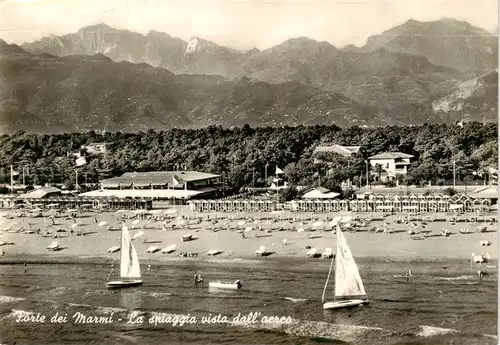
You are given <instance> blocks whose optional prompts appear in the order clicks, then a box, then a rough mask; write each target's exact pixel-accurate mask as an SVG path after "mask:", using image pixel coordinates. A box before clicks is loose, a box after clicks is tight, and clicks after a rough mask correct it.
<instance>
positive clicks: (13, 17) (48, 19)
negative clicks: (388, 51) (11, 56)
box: [0, 0, 498, 49]
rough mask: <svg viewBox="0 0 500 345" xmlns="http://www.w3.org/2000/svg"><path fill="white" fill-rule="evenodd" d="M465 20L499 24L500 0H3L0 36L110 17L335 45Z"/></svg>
mask: <svg viewBox="0 0 500 345" xmlns="http://www.w3.org/2000/svg"><path fill="white" fill-rule="evenodd" d="M442 17H448V18H456V19H460V20H466V21H468V22H470V23H471V24H473V25H476V26H479V27H482V28H484V29H487V30H488V31H492V30H494V29H495V28H497V27H498V24H497V23H498V4H497V1H496V0H469V1H465V0H448V1H440V0H393V1H388V0H383V1H381V0H379V1H374V0H342V1H340V0H338V1H334V0H323V1H320V0H293V1H292V0H269V1H261V0H240V1H230V0H198V1H194V0H0V38H2V39H4V40H5V41H7V42H9V43H17V44H19V43H22V42H24V41H33V40H37V39H39V38H41V37H43V36H47V35H50V34H55V35H63V34H66V33H71V32H76V31H78V29H79V28H81V27H83V26H87V25H92V24H97V23H101V22H103V23H106V24H108V25H110V26H112V27H115V28H118V29H128V30H131V31H136V32H140V33H143V34H145V33H147V32H148V31H150V30H156V31H163V32H167V33H168V34H170V35H172V36H176V37H180V38H182V39H184V40H187V39H189V38H190V37H192V36H198V37H202V38H205V39H208V40H211V41H214V42H216V43H218V44H221V45H226V46H231V47H234V48H237V49H249V48H253V47H257V48H259V49H263V48H268V47H270V46H272V45H275V44H278V43H281V42H283V41H285V40H287V39H289V38H292V37H298V36H307V37H310V38H313V39H316V40H318V41H328V42H330V43H332V44H333V45H335V46H337V47H341V46H344V45H346V44H351V43H352V44H356V45H363V44H364V43H365V42H366V39H367V38H368V37H369V36H370V35H373V34H378V33H380V32H382V31H384V30H387V29H389V28H391V27H393V26H395V25H399V24H402V23H404V22H405V21H407V20H408V19H410V18H412V19H416V20H420V21H431V20H437V19H440V18H442Z"/></svg>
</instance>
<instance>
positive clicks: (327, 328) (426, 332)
mask: <svg viewBox="0 0 500 345" xmlns="http://www.w3.org/2000/svg"><path fill="white" fill-rule="evenodd" d="M158 294H160V295H168V294H166V293H158ZM284 299H285V300H289V301H291V302H294V303H295V302H302V301H306V299H299V298H292V297H285V298H284ZM0 301H4V302H5V303H9V302H18V301H26V299H25V298H18V297H11V296H0ZM37 302H44V303H50V304H52V305H53V303H54V301H49V300H44V301H37ZM58 303H60V302H58ZM62 305H66V306H68V307H85V308H89V309H91V310H94V311H95V312H96V313H99V314H111V313H114V314H115V315H118V314H122V315H127V319H128V318H130V317H131V316H132V315H133V313H137V314H136V316H138V315H140V316H144V318H145V319H146V320H147V321H146V322H148V324H150V322H151V321H149V320H153V321H152V322H153V323H155V322H157V324H159V325H161V324H165V325H173V323H174V322H176V323H177V325H180V323H181V322H186V325H189V323H190V322H189V321H188V320H190V318H193V317H194V316H193V315H192V314H183V313H179V314H175V313H164V312H160V311H142V310H128V309H126V308H116V307H103V306H96V305H91V304H76V303H61V306H62ZM21 313H22V314H25V315H26V314H28V315H29V314H36V313H35V312H32V311H29V310H20V309H11V312H10V313H9V314H8V315H6V316H5V317H3V318H2V320H3V319H5V318H9V319H11V318H17V317H18V316H19V315H21ZM214 315H216V314H214ZM254 315H255V313H254ZM244 316H247V315H244ZM264 316H267V317H270V316H272V315H264V314H260V313H259V314H258V317H257V318H256V319H255V322H252V321H251V320H242V322H237V320H235V319H233V318H232V317H228V320H227V322H226V324H227V325H228V326H232V327H239V328H247V329H256V330H270V331H278V332H283V333H286V334H289V335H292V336H297V337H314V338H324V339H332V340H337V341H343V342H348V343H355V344H356V343H366V340H367V339H388V340H389V339H391V338H394V337H401V336H404V337H407V336H416V337H424V338H428V337H434V336H443V335H448V334H458V335H462V334H463V332H460V331H458V330H455V329H450V328H441V327H434V326H427V325H422V326H419V328H418V331H417V332H416V333H413V332H412V333H411V334H408V333H404V334H403V333H398V332H395V331H392V330H389V329H385V328H380V327H369V326H356V325H345V324H333V323H328V322H322V321H309V320H301V319H292V318H290V317H289V318H286V319H280V321H277V320H269V321H270V322H266V320H263V319H262V317H264ZM196 319H197V323H198V324H200V322H201V320H202V319H201V318H200V317H197V318H196ZM247 319H251V317H247ZM183 320H184V321H183ZM245 321H246V322H245ZM124 325H125V324H124ZM134 326H140V325H134ZM480 336H483V337H488V338H494V339H497V337H496V336H495V335H489V334H482V335H480Z"/></svg>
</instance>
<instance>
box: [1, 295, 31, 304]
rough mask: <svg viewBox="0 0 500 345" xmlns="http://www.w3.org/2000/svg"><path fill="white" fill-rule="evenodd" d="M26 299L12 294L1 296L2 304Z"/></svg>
mask: <svg viewBox="0 0 500 345" xmlns="http://www.w3.org/2000/svg"><path fill="white" fill-rule="evenodd" d="M24 300H26V298H22V297H12V296H0V304H7V303H16V302H21V301H24Z"/></svg>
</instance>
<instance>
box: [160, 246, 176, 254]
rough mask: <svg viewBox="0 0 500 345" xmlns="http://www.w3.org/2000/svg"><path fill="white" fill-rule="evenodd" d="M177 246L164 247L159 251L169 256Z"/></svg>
mask: <svg viewBox="0 0 500 345" xmlns="http://www.w3.org/2000/svg"><path fill="white" fill-rule="evenodd" d="M176 248H177V246H176V245H175V244H172V245H171V246H168V247H165V248H163V249H162V250H161V252H162V253H163V254H170V253H173V252H175V250H176Z"/></svg>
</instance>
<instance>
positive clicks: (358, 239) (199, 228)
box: [0, 212, 498, 262]
mask: <svg viewBox="0 0 500 345" xmlns="http://www.w3.org/2000/svg"><path fill="white" fill-rule="evenodd" d="M5 214H6V213H5V212H4V213H3V216H4V217H3V218H0V230H2V233H1V234H0V238H1V239H2V240H3V241H8V242H12V243H13V244H9V245H4V246H1V247H0V248H1V249H2V250H3V256H1V257H0V260H1V261H4V262H5V261H10V262H11V261H12V260H15V258H19V257H35V258H52V259H55V260H57V258H61V259H62V258H63V257H75V258H80V259H85V258H96V257H98V258H106V261H108V260H112V259H118V258H119V253H108V249H109V248H110V247H113V246H119V244H120V231H119V229H120V223H121V220H120V219H119V217H118V215H117V214H116V213H100V214H94V213H86V214H83V215H80V216H79V217H77V218H75V219H72V218H71V217H61V218H55V219H54V222H55V224H53V223H52V220H50V218H47V217H43V218H27V217H23V218H14V219H6V218H5ZM269 215H270V216H271V214H269ZM223 216H224V217H233V218H237V216H236V215H223V214H220V213H219V214H218V215H217V217H218V218H222V217H223ZM238 216H239V219H232V218H231V220H230V221H228V220H226V221H223V220H221V221H219V222H218V224H215V225H214V224H212V223H210V222H208V221H196V220H195V219H190V220H189V219H186V220H178V219H170V220H168V221H167V223H166V225H164V224H165V221H163V220H162V221H157V222H156V221H148V220H146V219H144V220H136V221H135V224H134V219H126V220H125V222H126V224H127V226H128V227H129V229H130V231H131V235H132V236H134V235H135V234H136V233H137V232H139V231H142V232H144V234H143V235H142V236H141V237H139V238H137V239H136V240H134V246H135V248H136V250H137V252H138V255H139V258H140V259H141V260H142V261H143V262H144V261H158V260H159V261H162V260H173V259H175V260H186V259H192V258H183V257H179V255H178V254H179V253H180V252H191V253H197V254H198V255H197V258H196V259H198V260H209V259H212V260H215V261H217V260H220V259H223V260H224V259H238V258H245V259H248V258H253V259H255V258H258V257H257V256H256V255H255V251H256V250H257V249H258V248H259V247H260V246H266V248H267V250H268V251H270V252H273V254H272V255H270V256H267V257H265V258H262V259H263V260H273V259H274V258H286V257H296V258H304V259H307V254H306V253H307V249H306V247H307V246H310V247H313V248H316V249H317V251H318V253H322V252H323V251H324V250H325V248H333V249H335V234H334V233H332V231H331V227H328V222H326V221H324V222H323V225H322V226H314V224H315V223H316V225H317V224H318V223H317V222H318V220H317V219H316V220H315V221H314V220H309V221H306V220H302V221H299V220H297V219H296V220H295V221H292V220H288V221H284V220H281V221H280V220H277V221H272V220H258V221H256V222H255V221H250V220H249V218H248V217H251V216H255V215H251V214H247V213H240V214H238ZM260 216H262V215H260ZM314 216H315V217H316V216H317V215H314ZM320 216H322V217H324V218H326V214H323V215H320ZM328 216H329V217H334V216H335V214H333V213H330V214H329V215H328ZM245 217H246V220H243V219H244V218H245ZM212 218H214V216H213V215H212ZM254 219H255V218H254ZM395 219H396V217H394V216H391V217H387V218H386V220H385V222H386V228H388V229H391V230H392V231H391V232H386V233H384V232H382V230H381V229H383V228H384V221H383V220H372V221H370V222H369V223H368V224H366V226H365V227H360V228H358V229H356V231H355V232H354V231H353V232H351V231H345V236H346V238H347V241H348V243H349V245H350V247H351V250H352V252H353V255H354V256H355V257H360V258H361V257H377V258H388V259H389V258H390V259H394V260H405V261H407V260H412V261H413V260H433V259H444V258H453V259H463V260H468V259H470V257H471V253H475V254H482V255H486V253H488V254H489V255H490V256H491V258H492V259H494V260H496V259H497V258H498V240H497V224H496V223H494V224H489V223H456V224H450V223H448V222H444V221H435V222H429V223H428V224H426V225H422V224H421V222H414V223H415V224H417V225H418V230H419V234H418V235H417V237H420V239H411V237H414V236H410V234H408V230H409V229H410V227H409V226H408V225H407V224H399V223H396V222H395ZM101 222H106V223H107V224H106V225H104V224H102V223H101ZM75 223H76V224H78V225H73V224H75ZM99 223H101V226H100V225H99ZM172 224H174V225H175V226H176V227H177V229H174V230H172ZM228 224H229V226H230V228H231V229H229V230H228V229H227V227H228ZM72 225H73V227H72ZM107 226H111V227H112V230H113V231H110V230H108V229H107ZM478 226H482V227H484V228H486V230H485V232H482V233H476V232H475V231H476V230H475V229H476V228H477V227H478ZM250 227H251V228H252V229H251V230H249V229H248V228H250ZM165 228H166V229H168V230H165ZM375 228H378V229H380V232H378V233H375V232H373V229H375ZM464 228H466V229H469V230H470V233H468V234H461V233H460V232H459V231H460V230H461V229H464ZM29 229H31V230H32V231H35V233H31V234H26V233H24V232H26V231H27V230H29ZM38 229H40V231H41V232H42V233H44V232H46V231H50V232H51V235H46V236H42V234H37V233H36V232H37V230H38ZM57 229H64V230H65V232H60V233H58V238H53V235H54V234H55V233H56V231H57ZM71 229H73V230H74V231H75V233H73V234H71V233H70V231H71ZM245 229H247V232H245V231H244V230H245ZM280 229H285V230H280ZM297 229H305V231H303V232H302V231H301V232H298V231H297ZM442 229H450V230H451V234H450V235H449V236H448V237H444V236H441V234H440V231H441V230H442ZM77 230H82V231H83V232H85V235H84V236H77V235H76V231H77ZM370 230H372V231H370ZM242 232H245V237H243V235H242ZM186 234H192V235H193V240H192V241H189V242H183V241H182V236H183V235H186ZM310 237H314V238H310ZM53 241H58V242H59V245H60V247H61V250H59V251H55V252H52V251H48V250H47V249H46V247H47V246H48V245H50V244H51V243H52V242H53ZM480 241H489V242H490V243H491V244H490V245H489V246H481V244H480ZM174 244H175V245H176V251H175V252H173V253H170V254H164V253H161V252H160V251H158V252H156V253H147V252H146V250H147V249H148V248H149V247H151V246H157V247H159V248H165V247H168V246H171V245H174ZM213 249H216V250H220V251H222V253H220V254H218V255H217V256H215V257H213V256H210V255H208V254H207V251H209V250H213ZM310 260H312V259H310ZM1 261H0V262H1Z"/></svg>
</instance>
